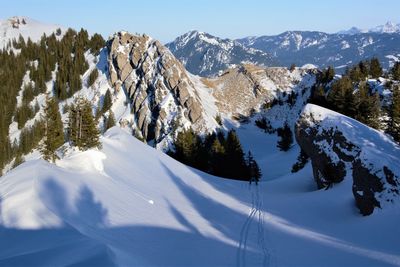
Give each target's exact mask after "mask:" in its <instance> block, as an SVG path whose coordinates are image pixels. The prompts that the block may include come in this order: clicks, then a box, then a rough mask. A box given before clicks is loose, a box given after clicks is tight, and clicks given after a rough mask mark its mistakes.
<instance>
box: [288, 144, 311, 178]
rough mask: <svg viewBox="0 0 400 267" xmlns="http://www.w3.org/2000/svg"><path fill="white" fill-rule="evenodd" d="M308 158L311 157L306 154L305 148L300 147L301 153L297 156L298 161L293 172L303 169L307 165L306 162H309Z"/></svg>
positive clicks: (293, 167)
mask: <svg viewBox="0 0 400 267" xmlns="http://www.w3.org/2000/svg"><path fill="white" fill-rule="evenodd" d="M308 160H309V157H308V155H307V154H306V152H304V150H303V149H300V154H299V156H298V157H297V161H296V163H295V164H293V166H292V173H295V172H298V171H299V170H301V169H303V168H304V166H305V165H306V163H307V162H308Z"/></svg>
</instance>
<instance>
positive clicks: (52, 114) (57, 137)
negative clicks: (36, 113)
mask: <svg viewBox="0 0 400 267" xmlns="http://www.w3.org/2000/svg"><path fill="white" fill-rule="evenodd" d="M44 112H45V118H44V121H45V138H44V142H43V148H42V153H43V157H44V159H45V160H48V161H55V159H56V158H57V156H56V153H55V152H56V150H57V148H59V147H60V146H61V145H62V144H63V143H64V129H63V123H62V121H61V115H60V112H59V109H58V104H57V101H56V100H55V99H54V98H50V97H48V96H47V99H46V107H45V109H44Z"/></svg>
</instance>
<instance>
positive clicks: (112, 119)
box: [104, 110, 115, 131]
mask: <svg viewBox="0 0 400 267" xmlns="http://www.w3.org/2000/svg"><path fill="white" fill-rule="evenodd" d="M114 126H115V116H114V113H113V112H112V110H110V112H109V114H108V118H107V120H106V124H105V127H104V128H105V130H106V131H107V130H108V129H110V128H111V127H114Z"/></svg>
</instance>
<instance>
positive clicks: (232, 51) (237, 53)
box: [166, 31, 274, 76]
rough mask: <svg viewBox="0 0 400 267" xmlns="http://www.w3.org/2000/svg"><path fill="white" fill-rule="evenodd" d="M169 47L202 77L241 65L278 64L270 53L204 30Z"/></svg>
mask: <svg viewBox="0 0 400 267" xmlns="http://www.w3.org/2000/svg"><path fill="white" fill-rule="evenodd" d="M166 46H167V47H168V48H169V49H170V50H171V52H172V53H173V54H174V55H175V56H176V57H177V58H178V59H179V60H180V61H181V62H182V63H183V64H184V66H185V67H186V68H187V70H188V71H190V72H191V73H194V74H197V75H202V76H214V75H216V74H218V73H219V72H221V71H224V70H225V69H227V68H229V67H232V66H235V65H237V64H241V63H253V64H257V65H261V66H270V65H271V64H272V63H273V61H274V59H273V58H272V57H271V56H270V55H269V54H268V53H266V52H262V51H260V50H257V49H254V48H250V47H245V46H244V45H242V44H240V43H239V42H237V41H235V40H230V39H221V38H218V37H215V36H213V35H211V34H208V33H205V32H200V31H190V32H187V33H185V34H183V35H182V36H179V37H178V38H176V39H175V40H174V41H173V42H171V43H168V44H167V45H166Z"/></svg>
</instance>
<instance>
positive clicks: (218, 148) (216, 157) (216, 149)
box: [210, 138, 227, 177]
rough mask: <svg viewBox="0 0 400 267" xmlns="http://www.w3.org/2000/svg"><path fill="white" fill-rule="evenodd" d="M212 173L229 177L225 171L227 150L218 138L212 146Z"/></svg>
mask: <svg viewBox="0 0 400 267" xmlns="http://www.w3.org/2000/svg"><path fill="white" fill-rule="evenodd" d="M210 172H211V173H212V174H214V175H216V176H220V177H227V176H226V169H225V148H224V146H223V145H222V144H221V143H220V141H219V140H218V138H215V139H214V141H213V143H212V145H211V159H210Z"/></svg>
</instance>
